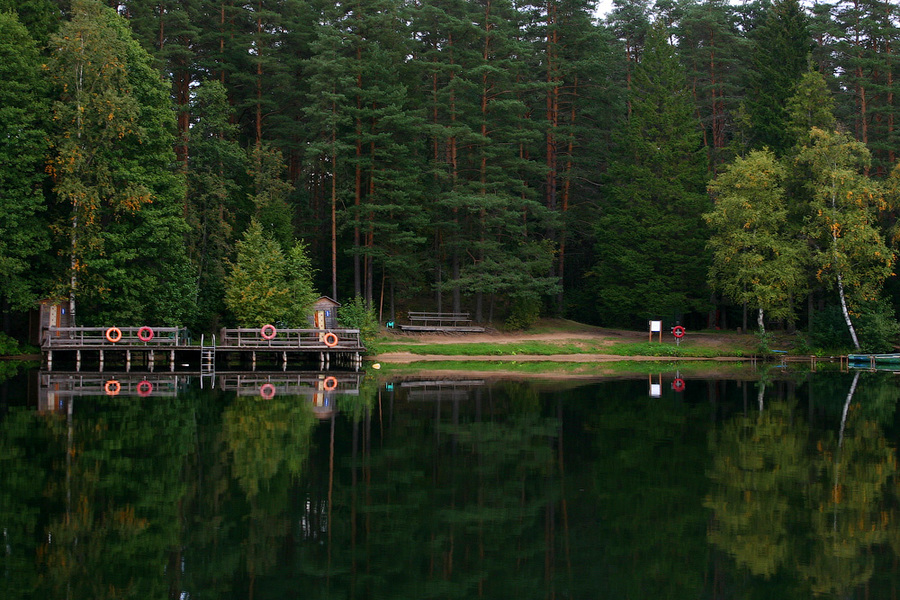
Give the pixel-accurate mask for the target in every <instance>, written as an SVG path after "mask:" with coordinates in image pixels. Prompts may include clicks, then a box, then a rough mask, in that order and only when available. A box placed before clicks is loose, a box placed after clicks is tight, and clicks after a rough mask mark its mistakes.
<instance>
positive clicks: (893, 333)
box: [854, 300, 900, 352]
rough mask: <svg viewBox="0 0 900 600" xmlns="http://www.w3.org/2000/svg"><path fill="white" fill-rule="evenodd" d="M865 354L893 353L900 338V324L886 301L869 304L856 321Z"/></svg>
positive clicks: (860, 312)
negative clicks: (899, 337)
mask: <svg viewBox="0 0 900 600" xmlns="http://www.w3.org/2000/svg"><path fill="white" fill-rule="evenodd" d="M854 326H855V327H856V334H857V336H858V337H859V345H860V347H861V349H862V351H863V352H891V351H893V350H894V344H896V342H897V337H898V336H900V323H898V322H897V319H896V317H895V316H894V309H893V308H892V307H891V306H890V304H889V303H888V302H887V301H886V300H876V301H874V302H868V303H866V304H865V306H863V307H862V308H861V309H860V310H859V313H858V315H857V316H856V318H855V320H854Z"/></svg>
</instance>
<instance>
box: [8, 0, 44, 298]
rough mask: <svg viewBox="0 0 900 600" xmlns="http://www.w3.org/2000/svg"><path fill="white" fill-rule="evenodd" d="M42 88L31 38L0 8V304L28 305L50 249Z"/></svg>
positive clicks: (10, 14) (33, 295) (38, 64)
mask: <svg viewBox="0 0 900 600" xmlns="http://www.w3.org/2000/svg"><path fill="white" fill-rule="evenodd" d="M45 94H46V89H45V86H44V85H43V83H42V80H41V70H40V59H39V56H38V51H37V48H36V46H35V43H34V41H33V40H32V38H31V36H30V35H29V34H28V31H27V30H26V29H25V27H24V26H23V25H22V24H21V23H19V20H18V19H17V18H16V15H15V14H14V13H9V12H0V280H2V281H3V285H2V286H0V305H2V304H7V305H9V306H10V307H11V308H13V309H16V310H25V309H27V308H30V307H31V306H32V304H33V303H34V301H35V300H36V294H37V293H39V291H40V289H39V288H40V287H41V286H40V285H39V283H38V281H39V279H40V277H41V271H42V269H41V268H40V266H41V264H42V263H44V257H43V253H44V252H46V250H47V249H48V248H49V239H48V236H47V219H46V215H45V213H44V209H45V205H44V195H43V185H44V182H45V179H46V178H45V176H44V173H43V167H44V156H45V155H46V152H47V143H46V141H45V139H46V126H47V123H46V122H45V120H44V115H45V114H46V112H47V102H46V97H45Z"/></svg>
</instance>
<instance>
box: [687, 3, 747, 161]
mask: <svg viewBox="0 0 900 600" xmlns="http://www.w3.org/2000/svg"><path fill="white" fill-rule="evenodd" d="M678 34H679V35H678V40H679V56H680V57H681V59H682V61H683V62H684V64H685V65H686V69H687V78H688V84H689V85H690V87H691V90H692V92H693V95H694V102H695V104H696V106H697V116H698V118H699V119H700V122H701V124H702V126H703V143H704V145H705V146H706V147H707V149H708V152H709V159H710V170H712V171H716V170H717V167H718V166H719V165H720V164H722V163H723V162H725V161H726V160H728V155H729V152H728V147H729V146H730V145H731V141H732V136H733V134H734V131H733V127H732V122H733V120H734V113H735V111H736V110H737V108H738V106H737V103H738V100H739V98H740V91H741V89H740V88H741V82H740V80H739V77H740V76H741V75H742V72H741V71H742V70H741V68H740V58H741V55H742V53H743V52H744V51H745V49H746V42H745V40H744V39H743V38H742V37H741V36H739V34H738V31H737V15H736V14H735V12H734V11H733V9H732V8H731V6H730V5H729V4H728V3H727V2H725V1H724V0H698V1H694V2H690V3H688V4H687V5H686V6H685V8H684V16H683V17H682V19H681V20H680V22H679V29H678Z"/></svg>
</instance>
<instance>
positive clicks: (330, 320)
mask: <svg viewBox="0 0 900 600" xmlns="http://www.w3.org/2000/svg"><path fill="white" fill-rule="evenodd" d="M340 306H341V303H340V302H338V301H337V300H332V299H331V298H329V297H328V296H320V297H319V299H318V300H316V301H315V302H314V303H313V305H312V309H311V311H310V315H309V324H310V326H311V327H313V328H314V329H337V328H338V320H337V319H338V308H339V307H340Z"/></svg>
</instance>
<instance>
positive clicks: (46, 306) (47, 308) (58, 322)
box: [28, 299, 75, 345]
mask: <svg viewBox="0 0 900 600" xmlns="http://www.w3.org/2000/svg"><path fill="white" fill-rule="evenodd" d="M74 326H75V323H74V319H72V316H71V315H70V314H69V302H68V301H63V300H49V299H48V300H41V302H40V304H39V305H38V308H37V309H35V310H32V311H31V314H29V331H28V343H30V344H38V345H39V344H42V343H43V340H44V336H45V335H46V333H47V330H48V328H50V327H74Z"/></svg>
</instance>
